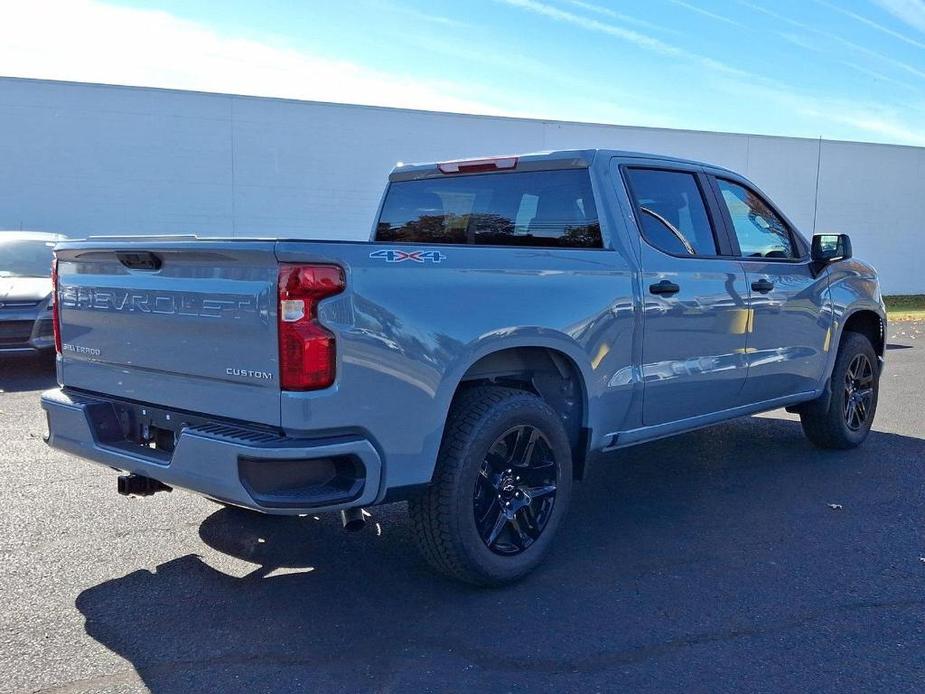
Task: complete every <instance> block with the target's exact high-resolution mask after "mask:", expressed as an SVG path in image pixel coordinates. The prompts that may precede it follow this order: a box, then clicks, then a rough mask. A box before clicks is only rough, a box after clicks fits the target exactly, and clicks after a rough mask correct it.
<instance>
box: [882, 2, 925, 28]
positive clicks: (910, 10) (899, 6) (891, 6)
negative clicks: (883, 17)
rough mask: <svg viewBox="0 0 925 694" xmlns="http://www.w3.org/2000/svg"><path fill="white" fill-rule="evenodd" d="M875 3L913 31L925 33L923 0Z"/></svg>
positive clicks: (924, 5)
mask: <svg viewBox="0 0 925 694" xmlns="http://www.w3.org/2000/svg"><path fill="white" fill-rule="evenodd" d="M874 2H876V3H877V4H878V5H880V7H882V8H883V9H885V10H886V11H887V12H889V13H890V14H892V15H893V16H894V17H896V18H897V19H900V20H901V21H903V22H905V23H906V24H908V25H909V26H911V27H912V28H913V29H918V30H919V31H921V32H922V33H925V2H922V0H874Z"/></svg>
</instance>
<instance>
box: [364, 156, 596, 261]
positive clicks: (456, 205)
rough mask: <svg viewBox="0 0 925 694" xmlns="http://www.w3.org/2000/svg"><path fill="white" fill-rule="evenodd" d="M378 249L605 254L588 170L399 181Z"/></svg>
mask: <svg viewBox="0 0 925 694" xmlns="http://www.w3.org/2000/svg"><path fill="white" fill-rule="evenodd" d="M376 240H377V241H397V242H403V243H428V244H435V243H457V244H476V245H483V246H547V247H559V248H600V247H601V246H602V243H601V228H600V224H599V222H598V218H597V208H596V207H595V205H594V195H593V193H592V192H591V178H590V176H589V173H588V170H587V169H566V170H560V171H530V172H514V173H493V174H484V175H469V176H448V177H445V178H428V179H422V180H419V181H396V182H393V183H392V184H391V185H390V186H389V190H388V193H387V194H386V197H385V203H384V204H383V207H382V213H381V214H380V216H379V223H378V224H377V226H376Z"/></svg>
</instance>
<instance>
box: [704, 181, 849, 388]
mask: <svg viewBox="0 0 925 694" xmlns="http://www.w3.org/2000/svg"><path fill="white" fill-rule="evenodd" d="M712 183H713V185H714V186H715V190H716V193H717V198H718V199H719V203H720V205H719V206H720V208H721V214H722V216H723V217H724V221H725V223H726V224H727V226H728V228H729V231H730V233H729V236H730V241H731V243H732V244H733V249H734V252H735V253H736V255H737V256H739V259H740V261H741V264H742V266H743V268H744V269H745V273H746V279H747V282H748V285H749V289H750V293H751V299H750V301H749V308H750V313H751V315H750V318H749V324H748V336H747V340H748V364H749V366H748V378H747V381H746V384H745V388H744V390H743V391H742V395H743V401H744V402H746V403H752V402H762V401H764V400H771V399H773V398H779V397H785V396H789V395H794V394H797V393H803V392H807V391H811V390H813V389H814V388H815V387H816V386H817V384H818V383H819V380H820V378H821V376H822V374H823V371H824V370H825V364H826V359H827V354H828V350H829V348H830V347H831V345H830V339H831V327H832V311H831V310H830V307H829V293H828V275H827V273H825V272H823V273H821V274H818V273H816V272H815V271H814V269H813V266H812V262H811V260H810V258H809V249H808V248H807V244H806V243H805V242H804V241H802V239H800V238H799V236H798V235H797V234H796V233H795V232H794V231H793V228H792V227H791V225H790V224H789V223H788V222H787V221H786V219H785V218H784V217H783V215H781V214H779V213H778V212H776V211H775V210H774V208H773V207H772V206H771V205H770V203H769V202H768V201H767V200H766V199H765V198H764V197H763V196H762V195H761V194H760V193H759V192H757V191H756V190H754V189H753V188H752V187H750V186H749V185H747V184H746V183H745V182H744V181H734V180H732V179H726V178H719V177H716V178H713V179H712ZM817 274H818V276H817Z"/></svg>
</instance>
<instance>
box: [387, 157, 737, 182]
mask: <svg viewBox="0 0 925 694" xmlns="http://www.w3.org/2000/svg"><path fill="white" fill-rule="evenodd" d="M598 156H605V157H619V158H621V159H647V160H651V161H660V162H665V163H669V164H670V163H673V164H686V165H688V166H703V167H707V168H709V169H712V170H715V171H725V172H728V173H731V174H734V173H735V172H733V171H730V170H729V169H725V168H723V167H721V166H716V165H715V164H708V163H706V162H701V161H695V160H693V159H682V158H680V157H669V156H665V155H661V154H648V153H645V152H631V151H626V150H618V149H561V150H550V151H547V152H528V153H526V154H506V155H497V156H490V157H472V158H466V159H453V160H448V161H443V162H426V163H419V164H405V163H402V162H399V163H398V164H397V165H396V166H395V168H393V169H392V172H391V173H390V174H389V180H390V181H402V180H410V179H416V178H427V177H429V176H437V175H441V174H448V173H477V172H482V173H484V172H488V171H495V170H498V171H500V170H507V169H513V168H515V164H516V169H517V170H518V171H530V170H534V171H536V170H540V169H550V168H552V169H566V168H586V167H588V166H590V165H591V164H592V162H593V161H594V159H595V158H596V157H598ZM493 162H496V163H497V165H492V163H493ZM510 162H513V163H510ZM448 169H449V170H448ZM466 169H469V170H468V171H467V170H466Z"/></svg>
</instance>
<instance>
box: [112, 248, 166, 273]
mask: <svg viewBox="0 0 925 694" xmlns="http://www.w3.org/2000/svg"><path fill="white" fill-rule="evenodd" d="M116 257H117V258H118V259H119V262H120V263H122V264H123V265H124V266H125V267H127V268H128V269H129V270H160V269H161V259H160V258H158V257H157V256H156V255H154V254H153V253H151V252H150V251H116Z"/></svg>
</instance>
